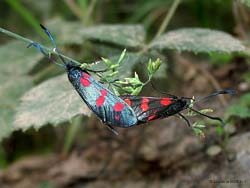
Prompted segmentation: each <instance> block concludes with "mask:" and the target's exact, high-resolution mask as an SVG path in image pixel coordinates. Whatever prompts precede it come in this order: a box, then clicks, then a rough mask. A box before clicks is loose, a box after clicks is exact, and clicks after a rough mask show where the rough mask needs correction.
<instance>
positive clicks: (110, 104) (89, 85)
mask: <svg viewBox="0 0 250 188" xmlns="http://www.w3.org/2000/svg"><path fill="white" fill-rule="evenodd" d="M41 27H42V28H43V30H44V31H45V32H46V34H47V35H48V36H49V38H50V40H51V42H52V44H53V46H54V50H55V51H56V52H57V55H58V56H59V58H60V59H61V61H62V62H63V64H61V63H58V62H56V61H55V60H53V59H51V57H50V56H49V55H48V54H47V53H46V52H45V51H44V50H43V49H42V47H41V45H40V44H39V43H36V42H33V43H31V44H30V45H29V46H35V47H36V48H37V49H38V50H39V51H40V52H42V53H43V54H44V55H45V56H46V57H47V58H49V59H50V60H51V61H53V62H54V63H56V64H57V65H59V66H61V67H63V68H65V70H66V72H67V74H68V79H69V81H70V82H71V84H72V85H73V86H74V88H75V90H76V91H77V92H78V94H79V95H80V97H81V98H82V99H83V101H84V102H85V103H86V104H87V106H88V107H89V108H90V109H91V110H92V111H93V112H94V113H95V114H96V115H97V116H98V117H99V118H100V119H101V121H102V122H103V123H104V124H105V125H107V126H108V127H109V128H110V129H111V130H112V131H113V132H114V133H116V134H117V132H116V131H115V130H114V128H113V127H112V126H119V127H129V126H133V125H135V124H137V118H136V115H135V112H134V110H133V109H132V108H131V107H130V106H129V105H128V104H127V103H126V102H125V101H124V100H122V99H121V98H119V97H118V96H117V95H115V94H114V93H112V92H111V91H110V90H109V89H107V88H106V87H105V86H104V85H103V84H101V83H100V82H98V81H97V80H96V79H94V78H93V77H92V76H91V75H90V74H89V72H88V71H87V70H82V69H81V68H80V66H79V65H76V64H75V63H73V62H71V61H69V62H67V61H65V59H64V58H63V57H62V56H61V55H60V54H59V53H58V51H57V47H56V43H55V41H54V39H53V37H52V35H51V33H50V32H49V31H48V29H46V28H45V27H44V26H42V25H41ZM92 72H94V71H92Z"/></svg>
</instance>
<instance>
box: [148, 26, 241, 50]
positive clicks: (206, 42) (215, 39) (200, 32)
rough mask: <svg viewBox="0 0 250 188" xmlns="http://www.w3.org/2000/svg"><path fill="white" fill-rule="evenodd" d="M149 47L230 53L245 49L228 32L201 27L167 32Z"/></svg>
mask: <svg viewBox="0 0 250 188" xmlns="http://www.w3.org/2000/svg"><path fill="white" fill-rule="evenodd" d="M150 47H151V48H154V49H173V50H178V51H191V52H194V53H201V52H202V53H211V52H220V53H231V52H241V51H243V50H245V47H244V46H243V45H242V44H241V42H240V41H239V40H238V39H236V38H234V37H232V36H231V35H229V34H228V33H225V32H222V31H216V30H210V29H201V28H184V29H178V30H175V31H171V32H168V33H166V34H164V35H162V36H160V37H159V38H157V39H155V40H154V41H153V42H152V44H151V46H150Z"/></svg>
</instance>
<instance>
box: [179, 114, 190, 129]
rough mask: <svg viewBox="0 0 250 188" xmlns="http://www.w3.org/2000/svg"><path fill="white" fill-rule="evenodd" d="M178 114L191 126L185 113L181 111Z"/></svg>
mask: <svg viewBox="0 0 250 188" xmlns="http://www.w3.org/2000/svg"><path fill="white" fill-rule="evenodd" d="M178 115H179V116H180V117H181V118H182V119H184V121H185V122H186V123H187V125H188V126H189V127H191V125H190V122H189V121H188V119H187V118H186V117H185V116H184V115H182V114H181V113H178Z"/></svg>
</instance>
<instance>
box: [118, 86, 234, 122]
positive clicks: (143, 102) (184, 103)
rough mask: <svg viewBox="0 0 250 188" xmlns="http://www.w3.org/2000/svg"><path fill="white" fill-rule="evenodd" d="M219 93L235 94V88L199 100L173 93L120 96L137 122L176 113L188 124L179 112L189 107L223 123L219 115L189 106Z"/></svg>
mask: <svg viewBox="0 0 250 188" xmlns="http://www.w3.org/2000/svg"><path fill="white" fill-rule="evenodd" d="M220 94H231V95H232V94H236V91H235V90H223V91H218V92H215V93H212V94H211V95H208V96H206V97H204V98H202V99H200V100H196V101H195V100H194V99H193V98H187V97H181V98H178V97H176V96H174V95H169V96H168V97H145V96H131V95H125V96H120V97H121V98H122V99H123V100H124V101H125V102H126V103H127V104H128V105H129V106H130V107H131V108H132V109H133V110H134V112H135V114H136V117H137V124H143V123H147V122H150V121H153V120H157V119H163V118H166V117H169V116H173V115H178V116H180V117H181V118H183V119H184V120H185V121H186V123H187V124H188V125H189V126H190V123H189V121H188V119H187V118H186V117H185V116H184V115H183V114H181V111H183V110H185V109H190V110H192V111H194V112H195V113H197V114H199V115H203V116H205V117H207V118H210V119H213V120H218V121H220V122H221V123H222V124H224V122H223V120H222V119H221V118H219V117H213V116H209V115H206V114H203V113H201V112H199V111H197V110H195V109H193V108H192V107H191V106H192V105H193V104H194V103H198V102H201V101H204V100H207V99H209V98H210V97H213V96H217V95H220Z"/></svg>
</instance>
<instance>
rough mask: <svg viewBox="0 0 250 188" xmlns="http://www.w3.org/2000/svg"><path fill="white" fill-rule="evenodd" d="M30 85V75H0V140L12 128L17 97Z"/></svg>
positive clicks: (17, 102)
mask: <svg viewBox="0 0 250 188" xmlns="http://www.w3.org/2000/svg"><path fill="white" fill-rule="evenodd" d="M31 86H32V81H31V79H30V77H27V76H17V75H15V74H12V75H11V77H9V76H5V75H2V74H1V75H0V125H1V130H0V141H1V140H2V139H3V138H4V137H6V136H8V135H9V134H10V133H11V132H12V130H13V119H14V118H13V117H14V114H15V109H16V107H17V106H18V104H19V97H20V96H21V95H22V94H23V93H24V92H25V91H27V90H28V89H29V88H30V87H31Z"/></svg>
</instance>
